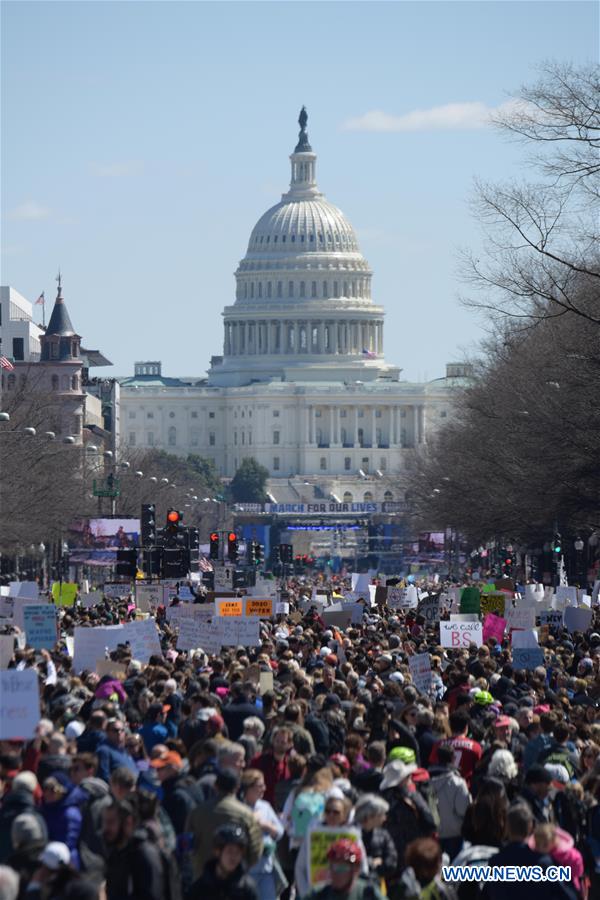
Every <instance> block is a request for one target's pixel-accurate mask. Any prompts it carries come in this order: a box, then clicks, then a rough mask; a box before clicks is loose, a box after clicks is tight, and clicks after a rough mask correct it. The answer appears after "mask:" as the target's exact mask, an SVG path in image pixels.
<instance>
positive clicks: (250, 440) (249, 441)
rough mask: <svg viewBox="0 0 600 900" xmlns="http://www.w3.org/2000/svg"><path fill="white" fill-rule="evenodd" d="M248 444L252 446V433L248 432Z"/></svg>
mask: <svg viewBox="0 0 600 900" xmlns="http://www.w3.org/2000/svg"><path fill="white" fill-rule="evenodd" d="M248 443H249V444H250V446H252V432H251V431H249V432H248Z"/></svg>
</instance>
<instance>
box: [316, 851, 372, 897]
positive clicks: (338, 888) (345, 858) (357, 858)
mask: <svg viewBox="0 0 600 900" xmlns="http://www.w3.org/2000/svg"><path fill="white" fill-rule="evenodd" d="M362 856H363V854H362V849H361V847H360V845H359V844H357V843H356V841H353V840H351V839H350V838H339V839H338V840H336V841H334V842H333V844H332V845H331V846H330V848H329V850H328V851H327V862H328V883H327V884H324V885H321V886H320V887H317V888H314V890H312V891H311V892H310V893H309V894H307V895H306V898H305V900H383V894H382V893H381V891H380V890H379V888H377V887H376V886H375V885H374V884H372V883H371V882H370V881H365V880H364V879H361V878H360V869H361V863H362Z"/></svg>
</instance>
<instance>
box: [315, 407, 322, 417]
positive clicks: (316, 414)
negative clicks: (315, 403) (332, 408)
mask: <svg viewBox="0 0 600 900" xmlns="http://www.w3.org/2000/svg"><path fill="white" fill-rule="evenodd" d="M315 417H316V418H317V419H320V418H321V410H320V409H316V410H315Z"/></svg>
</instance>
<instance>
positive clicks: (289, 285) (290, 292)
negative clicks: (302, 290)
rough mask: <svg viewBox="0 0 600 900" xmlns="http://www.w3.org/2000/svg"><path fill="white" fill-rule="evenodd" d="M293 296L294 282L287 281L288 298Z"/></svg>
mask: <svg viewBox="0 0 600 900" xmlns="http://www.w3.org/2000/svg"><path fill="white" fill-rule="evenodd" d="M293 296H294V282H293V281H288V297H293Z"/></svg>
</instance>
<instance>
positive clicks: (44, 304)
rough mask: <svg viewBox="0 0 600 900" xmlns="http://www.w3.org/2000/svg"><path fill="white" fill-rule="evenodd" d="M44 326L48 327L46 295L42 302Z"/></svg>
mask: <svg viewBox="0 0 600 900" xmlns="http://www.w3.org/2000/svg"><path fill="white" fill-rule="evenodd" d="M42 328H44V329H45V328H46V297H44V300H43V302H42Z"/></svg>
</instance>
